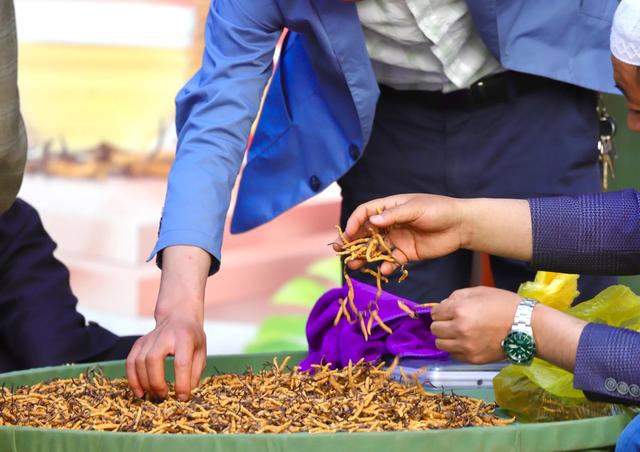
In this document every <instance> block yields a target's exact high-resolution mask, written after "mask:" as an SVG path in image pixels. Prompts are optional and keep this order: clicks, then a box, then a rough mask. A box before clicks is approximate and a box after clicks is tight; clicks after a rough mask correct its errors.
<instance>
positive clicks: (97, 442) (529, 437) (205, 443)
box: [0, 353, 629, 452]
mask: <svg viewBox="0 0 640 452" xmlns="http://www.w3.org/2000/svg"><path fill="white" fill-rule="evenodd" d="M283 356H285V355H284V354H281V355H279V357H280V358H281V357H283ZM302 356H303V355H302V354H299V353H294V354H291V357H292V360H293V361H296V360H297V361H299V360H301V359H302ZM272 358H273V354H253V355H237V356H212V357H209V359H208V361H207V369H206V371H205V374H206V375H210V374H213V373H214V370H218V371H222V372H244V371H245V370H246V369H247V367H251V368H253V369H254V370H260V369H262V368H263V367H264V366H265V365H267V366H268V365H270V364H269V363H270V362H271V360H272ZM100 366H101V367H102V369H103V370H104V373H105V375H107V376H109V377H110V378H116V377H122V376H124V374H125V369H124V362H123V361H112V362H106V363H100ZM88 367H89V366H88V365H86V364H84V365H72V366H60V367H50V368H44V369H35V370H29V371H23V372H13V373H8V374H0V385H2V384H3V383H4V384H6V385H7V386H11V385H32V384H35V383H38V382H41V381H43V380H47V379H50V378H54V377H62V378H69V377H75V376H77V375H78V374H79V373H80V372H83V371H85V370H86V369H87V368H88ZM171 367H172V366H167V369H170V368H171ZM168 378H171V379H172V378H173V375H172V373H171V372H169V375H168ZM457 392H458V393H460V394H465V395H470V396H474V397H477V398H481V399H483V400H486V401H493V392H492V391H491V390H487V389H475V390H465V391H457ZM628 421H629V419H628V418H627V417H626V416H624V415H619V416H609V417H602V418H594V419H588V420H581V421H569V422H550V423H545V424H514V425H510V426H506V427H471V428H463V429H455V430H433V431H422V432H383V433H316V434H306V433H297V434H261V435H256V434H253V435H170V434H169V435H167V434H160V435H153V434H148V433H109V432H86V431H75V430H73V431H72V430H46V429H35V428H27V427H0V452H9V451H11V452H39V451H42V452H45V451H46V452H75V451H78V452H81V451H82V452H85V451H86V452H88V451H91V452H121V451H135V452H146V451H162V452H200V451H213V452H218V451H219V452H222V451H224V452H234V451H252V452H254V451H255V452H257V451H269V452H285V451H291V452H316V451H317V452H320V451H331V452H338V451H348V452H370V451H402V452H405V451H406V452H416V451H426V450H433V451H451V452H454V451H465V452H467V451H545V450H548V451H551V450H553V451H561V450H563V451H564V450H598V449H602V450H606V449H608V448H610V447H612V446H613V445H614V444H615V441H616V438H617V437H618V435H619V434H620V432H621V431H622V430H623V429H624V427H625V425H626V424H627V423H628Z"/></svg>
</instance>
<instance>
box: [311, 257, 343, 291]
mask: <svg viewBox="0 0 640 452" xmlns="http://www.w3.org/2000/svg"><path fill="white" fill-rule="evenodd" d="M307 273H308V274H309V275H312V276H316V277H319V278H323V279H326V280H327V282H329V283H331V286H332V287H339V286H341V285H342V267H341V265H340V258H338V257H329V258H327V259H322V260H320V261H317V262H314V263H313V264H311V265H310V266H309V267H308V268H307Z"/></svg>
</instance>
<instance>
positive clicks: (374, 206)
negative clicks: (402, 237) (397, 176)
mask: <svg viewBox="0 0 640 452" xmlns="http://www.w3.org/2000/svg"><path fill="white" fill-rule="evenodd" d="M411 196H412V195H394V196H388V197H386V198H380V199H374V200H373V201H369V202H366V203H364V204H361V205H359V206H358V207H357V208H356V210H354V211H353V213H352V214H351V215H350V216H349V219H348V220H347V224H346V227H345V229H344V233H345V235H346V236H347V237H349V238H353V237H354V236H355V235H356V234H357V233H358V232H359V231H360V230H361V229H362V228H363V227H364V226H366V224H367V223H368V222H369V218H370V217H372V216H375V215H377V214H378V212H383V213H384V212H386V211H388V210H389V209H392V208H394V207H395V206H397V205H400V204H403V203H405V202H406V201H407V200H408V199H410V198H411Z"/></svg>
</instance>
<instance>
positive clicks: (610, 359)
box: [529, 190, 640, 404]
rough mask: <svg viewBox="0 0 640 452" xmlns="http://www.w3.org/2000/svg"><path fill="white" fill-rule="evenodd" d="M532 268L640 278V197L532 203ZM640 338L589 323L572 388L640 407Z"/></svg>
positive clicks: (617, 195) (620, 195)
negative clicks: (639, 276)
mask: <svg viewBox="0 0 640 452" xmlns="http://www.w3.org/2000/svg"><path fill="white" fill-rule="evenodd" d="M529 206H530V210H531V221H532V227H533V259H532V263H531V264H532V266H533V267H534V268H538V269H541V270H552V271H559V272H567V273H586V274H600V275H605V274H637V273H640V193H638V192H637V191H635V190H624V191H620V192H612V193H597V194H593V195H584V196H575V197H569V196H561V197H556V198H534V199H530V200H529ZM638 350H640V333H637V332H635V331H630V330H627V329H624V328H613V327H610V326H606V325H599V324H589V325H587V327H585V329H584V330H583V332H582V335H581V337H580V342H579V344H578V350H577V354H576V367H575V373H574V380H573V384H574V386H575V387H576V388H578V389H582V390H583V391H584V393H585V395H586V396H587V397H588V398H589V399H592V400H606V401H611V402H628V403H635V404H638V403H640V359H638Z"/></svg>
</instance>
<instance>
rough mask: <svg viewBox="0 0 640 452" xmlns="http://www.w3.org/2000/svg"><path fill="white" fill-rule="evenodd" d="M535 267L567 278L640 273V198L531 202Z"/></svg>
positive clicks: (624, 194)
mask: <svg viewBox="0 0 640 452" xmlns="http://www.w3.org/2000/svg"><path fill="white" fill-rule="evenodd" d="M529 206H530V210H531V221H532V228H533V257H532V262H531V265H532V267H534V268H537V269H541V270H552V271H559V272H565V273H589V274H600V275H625V274H636V273H640V193H638V192H636V191H634V190H625V191H620V192H612V193H597V194H593V195H583V196H576V197H569V196H561V197H556V198H533V199H530V200H529Z"/></svg>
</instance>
